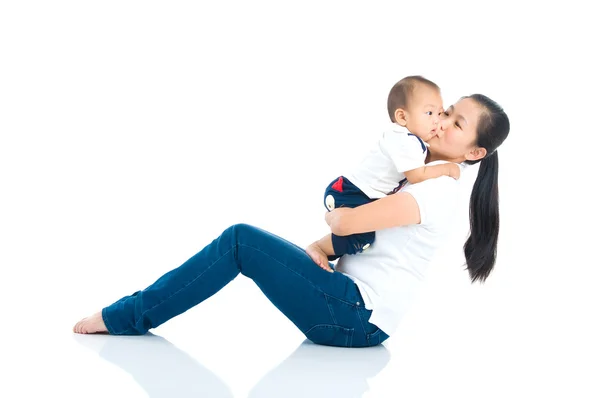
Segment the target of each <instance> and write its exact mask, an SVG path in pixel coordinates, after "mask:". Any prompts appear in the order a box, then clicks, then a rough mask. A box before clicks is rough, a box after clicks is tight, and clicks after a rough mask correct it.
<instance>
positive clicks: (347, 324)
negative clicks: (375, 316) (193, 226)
mask: <svg viewBox="0 0 600 398" xmlns="http://www.w3.org/2000/svg"><path fill="white" fill-rule="evenodd" d="M240 272H241V273H242V274H244V275H245V276H247V277H249V278H251V279H253V281H254V282H255V283H256V284H257V286H258V287H259V288H260V289H261V290H262V291H263V292H264V294H265V295H266V296H267V298H269V300H270V301H271V302H272V303H273V304H274V305H275V306H276V307H277V308H278V309H279V310H281V311H282V312H283V313H284V314H285V315H286V316H287V317H288V318H289V319H290V320H291V321H292V322H293V323H294V324H295V325H296V326H297V327H298V328H299V329H300V330H301V331H302V332H304V333H310V331H311V330H312V331H313V337H314V336H317V337H314V338H315V339H318V338H320V339H323V343H324V344H328V343H330V344H331V345H343V346H355V345H360V346H362V345H365V344H366V337H365V333H364V330H361V329H364V326H363V325H362V324H361V323H360V320H361V316H360V314H359V313H358V310H359V308H360V306H361V305H362V299H361V297H360V293H359V292H358V289H357V288H356V285H355V284H354V282H352V280H350V279H349V278H348V277H347V276H345V275H343V274H341V273H338V272H335V273H330V272H327V271H325V270H323V269H321V268H320V267H318V266H316V265H315V264H314V263H313V262H312V260H311V259H310V257H308V255H307V254H306V253H305V251H304V250H303V249H301V248H300V247H298V246H296V245H293V244H291V243H290V242H288V241H286V240H284V239H282V238H280V237H278V236H275V235H273V234H270V233H269V232H266V231H264V230H261V229H258V228H255V227H252V226H249V225H245V224H238V225H235V226H233V227H230V228H228V229H227V230H225V231H224V232H223V234H222V235H221V236H220V237H218V238H217V239H215V240H214V241H213V242H212V243H210V244H209V245H208V246H206V247H205V248H204V249H202V250H201V251H200V252H198V253H197V254H196V255H194V256H193V257H191V258H190V259H189V260H187V261H186V262H185V263H184V264H182V265H181V266H180V267H178V268H176V269H174V270H171V271H169V272H167V273H166V274H165V275H163V276H162V277H160V278H159V279H158V280H157V281H156V282H155V283H153V284H152V285H150V286H149V287H147V288H146V289H144V290H142V291H138V292H136V293H134V294H132V295H130V296H126V297H123V298H122V299H120V300H118V301H117V302H115V303H114V304H112V305H110V306H108V307H106V308H104V309H103V310H102V315H103V318H104V321H105V324H106V326H107V329H108V331H109V333H111V334H143V333H146V332H147V331H148V330H149V329H151V328H155V327H157V326H159V325H161V324H162V323H164V322H166V321H167V320H169V319H171V318H173V317H174V316H177V315H179V314H181V313H183V312H185V311H187V310H188V309H190V308H191V307H193V306H195V305H196V304H198V303H200V302H202V301H203V300H205V299H207V298H208V297H210V296H212V295H213V294H214V293H216V292H217V291H219V290H220V289H221V288H222V287H224V286H225V285H227V284H228V283H229V282H230V281H231V280H233V279H234V278H235V277H236V276H237V275H238V274H239V273H240ZM323 330H328V331H330V332H333V333H330V334H329V335H325V334H323V333H321V332H322V331H323ZM315 331H319V332H320V333H315ZM328 337H329V338H330V339H329V340H327V338H328ZM309 338H310V337H309Z"/></svg>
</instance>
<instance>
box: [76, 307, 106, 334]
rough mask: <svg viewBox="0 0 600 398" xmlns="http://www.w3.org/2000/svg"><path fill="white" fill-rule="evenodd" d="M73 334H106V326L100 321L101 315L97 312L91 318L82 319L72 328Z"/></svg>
mask: <svg viewBox="0 0 600 398" xmlns="http://www.w3.org/2000/svg"><path fill="white" fill-rule="evenodd" d="M73 332H75V333H80V334H88V333H107V332H108V329H106V325H105V324H104V320H103V319H102V313H101V312H97V313H95V314H94V315H92V316H88V317H87V318H83V319H82V320H80V321H79V322H77V323H76V324H75V326H73Z"/></svg>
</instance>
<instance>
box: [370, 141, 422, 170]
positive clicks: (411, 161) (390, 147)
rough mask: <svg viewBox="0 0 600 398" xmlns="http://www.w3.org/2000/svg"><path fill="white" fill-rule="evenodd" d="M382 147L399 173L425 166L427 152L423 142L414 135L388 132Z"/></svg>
mask: <svg viewBox="0 0 600 398" xmlns="http://www.w3.org/2000/svg"><path fill="white" fill-rule="evenodd" d="M381 146H382V148H381V150H382V151H383V153H385V154H386V155H387V156H389V158H390V159H391V161H392V163H393V164H394V166H395V168H396V170H397V171H398V172H399V173H404V172H405V171H408V170H413V169H416V168H418V167H422V166H425V157H426V155H427V150H426V149H425V147H424V145H423V144H422V141H421V140H420V139H419V138H418V137H416V136H414V135H412V134H406V133H394V132H386V133H385V134H384V136H383V139H382V140H381Z"/></svg>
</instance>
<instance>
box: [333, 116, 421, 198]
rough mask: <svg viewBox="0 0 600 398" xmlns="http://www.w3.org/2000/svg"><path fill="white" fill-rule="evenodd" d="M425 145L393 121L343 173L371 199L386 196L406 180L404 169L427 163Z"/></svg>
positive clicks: (411, 168)
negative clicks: (354, 163) (351, 168)
mask: <svg viewBox="0 0 600 398" xmlns="http://www.w3.org/2000/svg"><path fill="white" fill-rule="evenodd" d="M424 145H426V144H425V143H424V142H423V141H421V140H420V139H419V138H418V137H417V136H415V135H412V134H411V133H410V131H408V130H407V129H406V128H404V127H402V126H400V125H398V124H395V123H393V124H392V125H391V126H390V128H389V129H388V130H386V131H385V132H384V133H383V134H382V135H381V137H380V138H379V141H378V142H377V144H376V145H375V147H374V148H373V149H372V150H371V151H370V152H369V153H368V154H367V155H366V156H365V157H364V158H363V160H362V161H361V162H360V163H359V164H358V165H357V166H356V167H355V168H354V169H353V170H350V172H349V173H346V174H344V176H345V177H346V178H348V180H350V182H352V183H353V184H354V185H356V186H357V187H358V188H359V189H360V190H361V191H363V192H364V193H365V194H366V195H367V196H368V197H369V198H371V199H378V198H383V197H385V196H386V195H387V194H389V193H390V192H392V191H393V190H394V189H395V188H396V187H397V186H398V184H399V183H400V181H402V180H404V178H406V177H405V175H404V172H405V171H408V170H413V169H416V168H418V167H421V166H424V165H425V156H426V155H427V153H426V152H427V151H426V150H425V148H424Z"/></svg>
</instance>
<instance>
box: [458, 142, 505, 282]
mask: <svg viewBox="0 0 600 398" xmlns="http://www.w3.org/2000/svg"><path fill="white" fill-rule="evenodd" d="M469 219H470V225H471V233H470V235H469V237H468V238H467V241H466V242H465V245H464V247H463V249H464V253H465V258H466V260H467V270H468V271H469V276H470V277H471V282H472V283H473V282H476V281H480V282H485V280H486V279H487V277H488V276H489V275H490V272H491V271H492V269H493V268H494V264H495V263H496V248H497V245H498V233H499V231H500V210H499V203H498V152H497V151H494V152H493V153H492V154H491V155H489V156H487V157H486V158H484V159H483V160H481V164H480V166H479V172H478V174H477V179H476V180H475V184H474V186H473V191H472V193H471V201H470V204H469Z"/></svg>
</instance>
